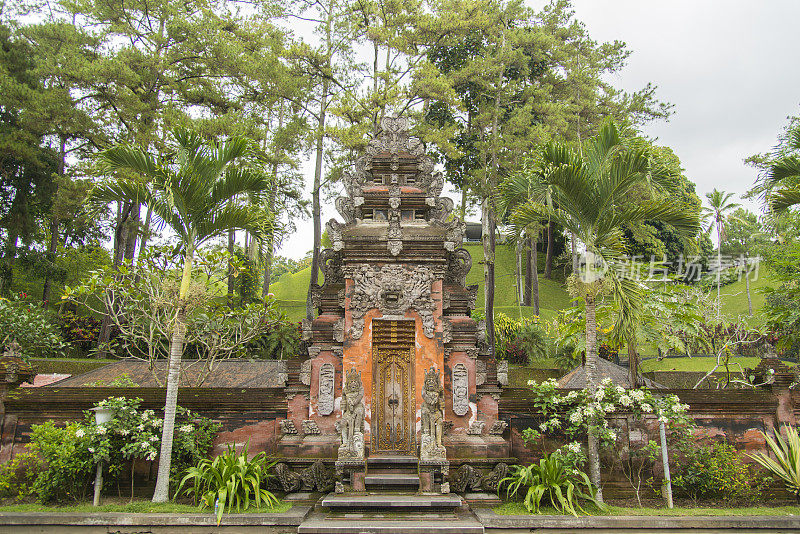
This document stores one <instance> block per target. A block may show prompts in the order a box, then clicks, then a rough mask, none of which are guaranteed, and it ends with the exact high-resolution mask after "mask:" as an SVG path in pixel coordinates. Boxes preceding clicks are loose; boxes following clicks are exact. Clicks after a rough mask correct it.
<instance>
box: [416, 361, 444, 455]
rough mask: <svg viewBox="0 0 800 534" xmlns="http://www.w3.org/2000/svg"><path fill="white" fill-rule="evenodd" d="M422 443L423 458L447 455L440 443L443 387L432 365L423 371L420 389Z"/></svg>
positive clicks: (442, 425)
mask: <svg viewBox="0 0 800 534" xmlns="http://www.w3.org/2000/svg"><path fill="white" fill-rule="evenodd" d="M421 418H422V443H421V444H420V458H421V459H423V460H438V459H444V458H446V456H447V452H446V451H445V448H444V445H442V434H443V433H444V432H443V431H444V388H443V387H442V385H441V384H440V383H439V371H437V370H435V369H434V368H433V367H431V368H430V369H428V370H427V371H425V385H424V387H423V389H422V409H421Z"/></svg>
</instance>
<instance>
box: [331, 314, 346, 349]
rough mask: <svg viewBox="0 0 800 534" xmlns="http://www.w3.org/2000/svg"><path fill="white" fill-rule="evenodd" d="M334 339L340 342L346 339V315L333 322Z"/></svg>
mask: <svg viewBox="0 0 800 534" xmlns="http://www.w3.org/2000/svg"><path fill="white" fill-rule="evenodd" d="M333 339H334V340H335V341H337V342H338V343H342V342H343V341H344V317H342V318H340V319H339V320H337V321H336V322H335V323H334V324H333Z"/></svg>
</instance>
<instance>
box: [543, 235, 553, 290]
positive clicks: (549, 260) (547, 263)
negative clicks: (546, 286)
mask: <svg viewBox="0 0 800 534" xmlns="http://www.w3.org/2000/svg"><path fill="white" fill-rule="evenodd" d="M553 250H554V249H553V222H552V221H548V222H547V256H546V257H545V259H544V277H545V278H546V279H548V280H550V279H551V278H552V277H553Z"/></svg>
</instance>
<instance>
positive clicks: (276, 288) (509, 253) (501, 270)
mask: <svg viewBox="0 0 800 534" xmlns="http://www.w3.org/2000/svg"><path fill="white" fill-rule="evenodd" d="M464 248H465V249H467V250H468V251H469V253H470V254H471V255H472V268H471V269H470V271H469V274H468V275H467V285H472V284H478V286H479V287H478V303H477V308H478V309H479V310H480V309H481V308H483V306H484V291H483V247H482V246H481V245H479V244H468V245H464ZM495 256H496V261H495V280H496V288H495V310H496V311H497V312H502V313H504V314H506V315H508V316H509V317H514V318H520V317H530V316H532V315H533V308H531V307H526V306H520V305H519V299H518V298H517V291H516V283H515V279H514V261H515V260H514V249H513V248H511V247H507V246H504V245H498V246H497V252H496V255H495ZM540 256H543V255H540ZM540 259H541V258H540ZM542 261H543V260H542ZM310 278H311V268H310V267H308V268H306V269H303V270H302V271H298V272H296V273H286V274H284V275H283V276H281V278H280V280H278V281H277V282H275V283H274V284H272V285H270V286H269V290H270V292H271V293H272V294H273V295H275V298H276V299H277V301H278V306H279V307H280V309H281V310H282V311H283V312H284V313H285V314H286V315H287V317H289V319H290V320H292V321H299V320H300V319H302V318H303V317H305V314H306V293H307V292H308V282H309V280H310ZM569 301H570V297H569V294H568V293H567V291H566V289H564V284H563V282H561V281H558V280H545V279H544V278H543V277H542V276H541V274H540V276H539V308H540V314H541V316H542V318H544V319H547V320H551V319H553V318H554V317H555V316H556V314H557V313H558V310H561V309H564V308H566V307H567V306H569Z"/></svg>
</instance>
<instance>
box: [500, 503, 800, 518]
mask: <svg viewBox="0 0 800 534" xmlns="http://www.w3.org/2000/svg"><path fill="white" fill-rule="evenodd" d="M493 510H494V511H495V513H497V514H498V515H533V514H530V513H529V512H528V510H526V509H525V506H523V504H522V503H520V502H507V503H503V504H501V505H499V506H495V507H494V508H493ZM586 512H587V513H588V514H589V515H611V516H613V515H624V516H635V515H643V516H654V515H663V516H705V515H712V516H722V515H733V516H749V515H800V506H775V507H769V506H750V507H743V508H705V507H697V508H694V507H692V508H689V507H680V506H676V507H675V508H672V509H669V508H627V507H622V506H609V507H608V510H606V511H600V510H598V509H597V508H594V507H587V508H586ZM541 513H542V515H561V514H558V513H557V512H556V511H555V509H553V508H542V510H541Z"/></svg>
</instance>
